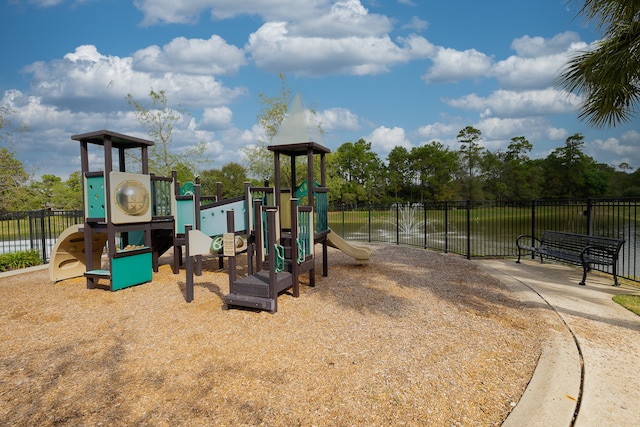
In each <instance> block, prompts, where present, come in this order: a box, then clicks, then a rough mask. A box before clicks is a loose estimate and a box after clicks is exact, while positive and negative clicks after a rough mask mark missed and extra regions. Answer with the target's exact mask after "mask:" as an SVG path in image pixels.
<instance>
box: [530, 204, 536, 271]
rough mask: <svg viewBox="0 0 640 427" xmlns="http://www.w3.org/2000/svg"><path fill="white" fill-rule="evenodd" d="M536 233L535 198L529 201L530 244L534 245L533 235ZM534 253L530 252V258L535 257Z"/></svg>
mask: <svg viewBox="0 0 640 427" xmlns="http://www.w3.org/2000/svg"><path fill="white" fill-rule="evenodd" d="M535 235H536V201H535V199H534V200H532V201H531V243H530V245H531V246H534V239H533V238H534V237H535ZM535 258H536V255H535V253H533V251H532V252H531V259H535Z"/></svg>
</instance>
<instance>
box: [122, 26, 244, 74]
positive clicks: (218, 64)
mask: <svg viewBox="0 0 640 427" xmlns="http://www.w3.org/2000/svg"><path fill="white" fill-rule="evenodd" d="M245 64H246V59H245V56H244V52H243V51H242V50H241V49H239V48H237V47H236V46H232V45H229V44H227V43H226V42H225V41H224V40H223V39H222V38H221V37H220V36H217V35H213V36H211V37H210V38H209V39H208V40H203V39H187V38H184V37H176V38H175V39H173V40H172V41H171V42H170V43H168V44H166V45H164V46H163V47H162V49H161V48H160V47H158V46H149V47H146V48H144V49H140V50H138V51H137V52H135V53H134V54H133V64H132V69H133V70H135V71H144V72H148V73H152V74H158V73H166V72H172V73H182V74H216V75H219V74H234V73H236V72H237V71H238V69H239V68H240V67H241V66H243V65H245Z"/></svg>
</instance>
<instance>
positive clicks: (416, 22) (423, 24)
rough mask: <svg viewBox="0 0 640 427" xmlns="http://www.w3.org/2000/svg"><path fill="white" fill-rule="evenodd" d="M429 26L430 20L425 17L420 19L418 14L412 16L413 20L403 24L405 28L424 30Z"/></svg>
mask: <svg viewBox="0 0 640 427" xmlns="http://www.w3.org/2000/svg"><path fill="white" fill-rule="evenodd" d="M428 27H429V22H427V21H425V20H424V19H420V18H419V17H417V16H412V17H411V20H410V21H409V22H407V23H406V24H404V25H403V26H402V29H404V30H415V31H424V30H426V29H427V28H428Z"/></svg>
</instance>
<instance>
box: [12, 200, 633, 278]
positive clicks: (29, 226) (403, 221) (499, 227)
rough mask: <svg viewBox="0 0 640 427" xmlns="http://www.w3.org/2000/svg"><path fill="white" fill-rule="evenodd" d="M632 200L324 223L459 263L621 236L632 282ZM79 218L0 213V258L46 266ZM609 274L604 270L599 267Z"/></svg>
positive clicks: (423, 209) (466, 207) (380, 209)
mask: <svg viewBox="0 0 640 427" xmlns="http://www.w3.org/2000/svg"><path fill="white" fill-rule="evenodd" d="M639 211H640V199H637V198H635V199H584V200H533V201H518V202H498V201H482V202H470V201H448V202H426V203H412V204H407V203H394V204H391V205H384V206H382V205H378V206H373V205H370V206H360V207H347V206H345V205H333V206H329V213H328V215H327V221H328V226H329V227H330V228H331V229H332V230H333V231H334V232H336V233H338V234H340V235H341V236H342V237H343V238H344V239H347V240H360V241H368V242H381V243H391V244H397V245H409V246H415V247H420V248H428V249H432V250H437V251H441V252H451V253H456V254H459V255H462V256H466V257H467V258H474V257H514V258H515V257H516V256H517V248H516V245H515V240H516V238H517V237H518V236H519V235H521V234H528V235H533V236H539V235H540V234H542V231H543V230H547V229H549V230H557V231H569V232H574V233H582V234H591V235H594V236H603V237H615V238H623V239H625V245H624V246H623V248H622V251H621V254H620V259H619V262H618V273H619V276H620V277H622V278H625V279H628V280H632V281H636V282H637V281H640V277H639V276H640V272H638V268H640V251H639V250H638V244H639V242H640V238H639V234H640V229H639V228H638V221H637V218H638V214H639ZM82 221H83V212H82V211H81V210H75V211H53V210H41V211H29V212H12V213H0V253H5V252H16V251H24V250H37V251H38V252H40V253H41V255H42V260H43V262H45V263H46V262H48V260H49V257H50V255H51V250H52V248H53V246H54V245H55V241H56V239H57V237H58V236H59V235H60V234H61V233H62V232H63V231H64V230H65V229H66V228H67V227H69V226H71V225H73V224H78V223H81V222H82ZM601 271H605V272H608V273H610V272H611V271H610V270H608V269H606V268H605V269H603V270H601Z"/></svg>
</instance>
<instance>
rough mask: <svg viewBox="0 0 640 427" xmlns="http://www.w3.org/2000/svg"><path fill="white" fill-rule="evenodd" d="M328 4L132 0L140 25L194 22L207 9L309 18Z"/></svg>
mask: <svg viewBox="0 0 640 427" xmlns="http://www.w3.org/2000/svg"><path fill="white" fill-rule="evenodd" d="M330 4H331V2H330V0H297V1H296V3H295V6H292V4H291V1H290V0H252V1H250V2H247V1H237V0H191V1H175V0H134V5H135V6H136V7H137V8H138V9H140V10H141V11H142V13H143V14H144V20H143V25H155V24H158V23H171V24H188V23H194V22H196V21H197V20H198V18H199V16H200V14H202V13H203V12H204V11H207V10H208V11H210V12H211V16H212V17H213V18H214V19H226V18H231V17H233V16H237V15H257V16H261V17H262V18H264V19H265V20H286V21H289V20H295V19H305V18H306V19H311V18H313V17H314V16H315V17H318V16H320V15H322V14H323V12H326V10H328V9H329V7H330Z"/></svg>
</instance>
